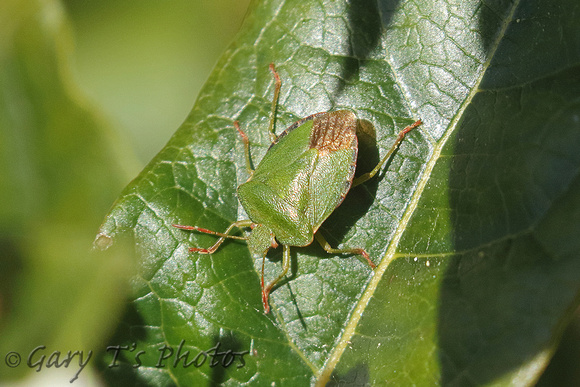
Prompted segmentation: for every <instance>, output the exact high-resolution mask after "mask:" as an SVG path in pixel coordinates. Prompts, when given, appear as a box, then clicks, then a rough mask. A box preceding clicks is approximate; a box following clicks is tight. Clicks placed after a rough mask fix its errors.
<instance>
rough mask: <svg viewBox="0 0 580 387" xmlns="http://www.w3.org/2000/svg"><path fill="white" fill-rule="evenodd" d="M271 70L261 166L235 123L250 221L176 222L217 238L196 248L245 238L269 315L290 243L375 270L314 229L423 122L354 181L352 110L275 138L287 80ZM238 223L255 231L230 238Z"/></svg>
mask: <svg viewBox="0 0 580 387" xmlns="http://www.w3.org/2000/svg"><path fill="white" fill-rule="evenodd" d="M270 70H271V71H272V74H273V75H274V80H275V89H274V99H273V101H272V107H271V117H270V125H269V132H270V136H271V139H272V144H271V145H270V148H269V149H268V151H267V152H266V154H265V155H264V157H263V158H262V160H261V161H260V163H259V164H258V166H257V167H256V169H253V168H252V163H251V160H250V144H249V140H248V137H247V136H246V134H245V133H244V132H243V131H242V130H241V129H240V126H239V124H238V122H237V121H236V122H234V127H235V128H236V129H237V131H238V132H239V133H240V136H241V137H242V141H243V142H244V150H245V158H246V167H247V169H248V172H249V173H250V178H249V179H248V180H247V181H246V182H245V183H243V184H241V185H240V186H239V187H238V189H237V193H238V199H239V201H240V203H241V204H242V206H243V207H244V210H245V211H246V214H248V217H249V218H250V219H246V220H239V221H237V222H234V223H232V224H231V225H230V226H229V227H228V228H227V229H226V231H225V232H223V233H220V232H215V231H211V230H207V229H205V228H201V227H197V226H182V225H177V224H174V225H173V226H174V227H177V228H180V229H183V230H194V231H198V232H203V233H207V234H212V235H215V236H218V237H219V239H218V240H217V242H216V243H215V244H214V245H213V246H211V247H209V248H199V247H192V248H190V249H189V250H190V251H191V252H198V253H201V254H212V253H214V252H215V251H216V250H217V249H218V247H219V246H220V245H221V244H222V243H223V242H224V241H225V240H226V238H231V239H243V240H246V241H247V243H248V249H249V250H250V253H251V254H252V255H253V256H261V257H262V275H261V287H262V302H263V304H264V310H265V311H266V313H268V312H269V311H270V305H269V301H268V299H269V294H270V292H271V291H272V289H273V288H274V286H276V284H277V283H278V282H279V281H280V280H282V278H284V276H285V275H286V273H287V272H288V270H289V268H290V263H291V261H290V247H291V246H307V245H309V244H311V243H312V241H313V240H314V239H316V241H317V242H318V243H320V245H321V246H322V247H323V248H324V250H326V251H327V252H328V253H331V254H355V255H361V256H362V257H364V258H365V259H366V260H367V262H368V264H369V266H371V268H373V269H374V268H375V264H374V263H373V261H371V259H370V257H369V255H368V254H367V252H366V251H365V250H364V249H362V248H344V249H334V248H332V247H331V246H330V244H329V243H328V242H327V241H326V240H325V239H324V237H323V236H322V235H321V234H320V233H318V232H317V231H318V228H319V227H320V225H321V224H322V222H324V221H325V220H326V218H328V216H330V214H331V213H332V212H333V211H334V210H335V209H336V207H338V206H339V205H340V204H341V203H342V201H343V200H344V198H345V196H346V194H347V192H348V191H349V190H350V188H351V187H354V186H357V185H359V184H362V183H364V182H365V181H367V180H369V179H371V178H372V177H373V176H374V175H375V174H376V173H377V172H378V171H379V170H380V169H381V167H382V166H383V164H384V163H385V162H386V161H387V160H388V159H389V158H390V157H391V155H392V154H393V152H395V150H396V149H397V147H398V145H399V144H400V142H401V141H402V140H403V138H404V137H405V135H406V134H407V133H408V132H409V131H411V130H412V129H413V128H416V127H417V126H419V125H421V121H420V120H419V121H416V122H415V123H413V124H412V125H410V126H407V127H406V128H405V129H403V130H402V131H401V132H400V133H399V135H398V137H397V139H396V140H395V143H394V144H393V146H392V147H391V149H390V150H389V151H388V152H387V154H386V155H385V156H384V157H383V158H382V159H381V161H380V162H379V163H378V164H377V165H376V167H375V168H374V169H373V170H372V171H370V172H368V173H365V174H364V175H362V176H360V177H358V178H357V179H354V180H353V177H354V172H355V168H356V159H357V152H358V140H357V136H356V127H357V118H356V116H355V114H354V113H353V112H351V111H348V110H338V111H333V112H327V113H316V114H313V115H311V116H309V117H306V118H304V119H302V120H299V121H298V122H296V123H294V124H293V125H291V126H290V127H289V128H288V129H286V130H285V131H284V132H282V133H281V134H280V135H279V136H278V137H276V136H275V134H274V121H275V115H276V107H277V102H278V96H279V94H280V88H281V86H282V82H281V80H280V77H279V76H278V73H277V72H276V70H275V69H274V65H273V64H270ZM234 228H250V229H251V231H250V233H249V235H248V236H243V237H242V236H235V235H230V232H231V231H232V230H233V229H234ZM278 244H281V245H282V248H283V258H282V272H281V273H280V275H278V277H276V278H275V279H274V280H273V281H271V282H270V283H269V284H268V286H265V284H264V261H265V259H266V254H267V252H268V250H269V249H270V248H271V247H273V248H276V247H278Z"/></svg>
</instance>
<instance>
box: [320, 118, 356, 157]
mask: <svg viewBox="0 0 580 387" xmlns="http://www.w3.org/2000/svg"><path fill="white" fill-rule="evenodd" d="M356 122H357V121H356V116H355V114H354V113H353V112H351V111H348V110H339V111H335V112H330V113H326V114H324V115H320V116H318V117H315V118H314V122H313V123H312V132H311V134H310V148H311V149H312V148H316V149H318V151H319V152H320V155H321V156H324V155H325V154H328V153H330V152H335V151H338V150H341V149H348V148H352V147H353V143H355V142H356ZM355 146H356V145H355Z"/></svg>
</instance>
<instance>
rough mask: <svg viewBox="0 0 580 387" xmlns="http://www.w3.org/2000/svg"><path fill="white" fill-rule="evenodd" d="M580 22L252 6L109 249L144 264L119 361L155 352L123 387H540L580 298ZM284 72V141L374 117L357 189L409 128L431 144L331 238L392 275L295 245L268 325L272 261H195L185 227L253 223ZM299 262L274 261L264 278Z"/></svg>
mask: <svg viewBox="0 0 580 387" xmlns="http://www.w3.org/2000/svg"><path fill="white" fill-rule="evenodd" d="M579 7H580V5H578V4H577V2H575V1H572V0H568V1H564V2H559V3H556V4H554V3H553V2H550V1H548V0H543V1H534V2H519V1H515V2H492V3H489V2H487V3H483V2H477V1H468V2H461V3H458V4H449V3H447V2H443V1H440V2H422V1H420V2H401V3H399V2H396V1H382V2H378V3H376V2H372V1H359V2H352V3H347V2H345V1H330V0H329V1H324V2H308V1H298V0H295V1H281V0H279V1H264V2H257V1H255V2H254V3H253V5H252V6H251V7H250V12H249V13H248V16H247V20H246V21H245V23H244V26H243V28H242V30H241V32H240V34H239V36H238V38H237V39H236V41H235V42H234V43H233V44H232V45H231V47H230V48H229V49H228V50H227V51H226V53H224V55H223V57H222V59H221V60H220V62H219V63H218V64H217V66H216V69H215V71H214V72H213V74H212V76H211V77H210V79H209V80H208V81H207V83H206V85H205V87H204V89H203V90H202V92H201V94H200V96H199V98H198V100H197V102H196V104H195V106H194V108H193V110H192V112H191V114H190V115H189V117H188V118H187V120H186V121H185V123H184V124H183V125H182V126H181V128H180V129H179V130H178V131H177V132H176V133H175V135H174V136H173V137H172V139H171V140H170V141H169V143H168V144H167V145H166V146H165V148H164V149H163V150H162V151H161V152H160V153H159V154H158V155H157V156H156V157H155V158H154V159H153V160H152V161H151V163H150V164H149V165H148V166H147V167H146V168H145V170H143V171H142V172H141V174H140V175H139V176H138V177H137V178H136V179H135V180H134V181H133V182H132V183H131V184H130V185H129V186H128V187H127V188H126V189H125V191H124V192H123V194H122V195H121V197H120V198H119V199H118V201H117V203H116V204H115V206H114V207H113V209H112V211H111V213H110V214H109V215H108V216H107V218H106V219H105V222H104V223H103V226H102V229H101V232H100V234H99V235H98V237H97V240H96V242H95V244H96V246H97V247H100V248H106V247H109V246H110V245H114V244H115V243H116V241H117V240H118V239H119V238H121V237H122V236H127V235H128V236H131V237H133V238H134V240H135V245H136V248H137V251H138V252H139V254H140V256H141V265H140V268H139V272H138V273H137V274H136V276H135V278H134V281H133V285H134V300H133V302H132V303H131V304H130V307H129V309H128V311H127V316H126V319H125V322H124V324H122V325H121V327H120V328H119V332H118V340H119V341H118V342H119V343H123V344H130V343H135V348H137V349H138V350H142V351H145V352H144V353H143V355H142V357H141V361H142V362H143V364H144V365H146V366H147V367H143V366H141V367H137V368H132V367H131V366H132V365H133V364H135V362H136V361H135V359H134V353H137V350H135V352H129V351H122V352H121V355H120V357H119V359H121V360H119V362H121V366H119V367H117V368H111V369H110V370H109V371H108V376H109V377H110V378H111V380H116V381H118V380H119V378H121V377H123V378H126V379H127V380H132V381H136V380H139V382H141V383H142V382H143V380H147V381H148V383H149V384H150V385H165V384H169V383H173V384H177V385H200V384H219V383H224V384H227V385H237V384H243V383H249V382H251V383H252V384H262V385H265V384H268V385H269V384H270V383H272V382H279V383H283V385H305V384H308V383H312V384H318V385H325V384H326V382H328V381H330V382H331V385H335V384H336V385H338V384H340V383H342V384H347V385H352V384H357V385H358V384H369V385H380V384H383V383H386V382H389V383H394V384H399V385H406V384H417V385H421V384H423V385H432V384H454V385H475V384H484V385H491V384H494V385H495V384H497V385H507V384H532V383H534V381H535V380H537V378H538V377H539V376H540V375H541V373H542V370H543V368H544V367H545V366H546V365H547V363H548V361H549V359H550V357H551V355H552V354H553V352H554V350H555V348H556V346H557V343H558V340H559V338H560V335H561V334H562V332H563V330H564V328H565V327H566V324H567V323H568V321H569V320H570V318H571V316H572V312H573V311H574V309H575V308H576V307H577V306H578V300H579V299H580V292H579V290H580V260H578V252H579V250H580V246H579V243H578V242H577V239H576V238H575V237H574V236H575V235H577V234H578V232H580V203H579V198H580V180H579V177H578V171H579V166H580V153H579V152H578V151H577V149H578V147H579V146H580V134H579V133H580V132H579V130H578V129H579V128H580V120H579V119H578V117H579V116H580V99H579V94H580V93H579V90H580V71H579V70H580V50H578V47H579V41H578V36H580V34H579V33H580V24H579V23H578V22H577V17H576V16H575V15H577V14H578V11H579ZM270 62H273V63H274V64H275V65H276V67H277V69H278V72H279V73H280V76H281V78H282V82H283V84H282V91H281V95H280V101H279V106H278V116H277V121H276V127H277V132H278V133H279V132H280V131H281V130H282V129H283V128H285V127H287V126H289V125H290V124H292V123H293V122H294V121H296V120H297V119H299V118H302V117H305V116H307V115H310V114H312V113H316V112H322V111H328V110H335V109H342V108H347V109H351V110H353V111H355V112H356V113H357V116H358V117H359V119H360V120H361V126H362V127H364V128H365V129H366V132H365V133H361V136H360V142H361V146H360V152H359V161H358V166H357V173H363V172H365V171H368V170H370V169H371V168H372V166H373V165H374V164H375V163H376V162H377V161H378V160H379V157H380V155H382V154H384V152H386V150H387V149H388V148H389V147H390V145H391V144H392V142H393V141H394V138H395V136H396V134H397V133H398V131H399V130H401V129H402V128H403V127H404V126H405V125H407V124H409V123H411V122H413V121H414V120H416V119H419V118H420V119H422V120H423V122H424V125H423V126H421V127H420V128H418V129H416V130H414V131H413V132H411V133H410V134H409V136H408V137H407V139H406V140H405V141H404V142H403V144H402V145H401V147H400V149H399V151H398V152H397V153H396V154H395V155H394V157H393V158H392V159H391V161H390V163H389V164H388V165H387V166H386V168H385V170H384V172H382V173H381V176H380V177H379V178H375V179H374V180H372V181H370V182H368V183H366V184H365V185H362V186H359V187H356V188H354V189H353V190H351V192H350V193H349V194H348V196H347V198H346V200H345V201H344V203H343V204H342V205H341V206H340V207H339V208H338V209H337V210H336V211H335V212H334V213H333V215H332V216H331V217H330V218H329V219H328V221H327V222H325V224H324V225H323V227H322V229H321V231H322V232H323V234H324V235H325V236H326V238H327V239H328V240H329V242H330V243H331V244H332V245H333V246H339V247H342V246H344V247H362V248H365V249H366V250H367V251H368V252H369V254H370V255H371V257H372V259H373V260H374V261H375V262H376V263H377V264H378V267H377V269H376V271H375V272H374V273H373V272H371V270H370V269H369V268H368V266H367V265H365V263H364V262H360V261H358V260H357V259H355V258H352V257H347V256H332V255H329V254H325V253H324V252H323V250H322V249H321V248H320V247H319V246H316V245H314V244H313V245H311V246H308V247H306V248H294V249H293V250H292V252H293V267H292V275H290V276H289V277H288V281H287V282H286V283H285V284H284V285H282V286H280V287H279V288H277V289H275V290H274V292H273V293H272V295H271V304H272V307H273V313H272V314H271V315H264V313H263V311H262V305H261V300H260V269H261V261H260V260H257V261H254V260H253V259H252V257H251V256H250V254H249V252H248V250H247V248H246V246H245V244H244V243H242V242H239V241H229V242H228V243H225V244H224V245H223V246H222V247H221V248H220V249H219V250H218V251H216V252H215V253H214V254H212V255H199V254H192V253H189V252H188V248H189V247H206V246H210V245H211V244H212V243H213V242H214V241H215V237H213V236H211V235H204V234H199V233H195V232H191V233H187V232H185V231H183V230H178V229H175V228H173V227H171V225H172V224H175V223H178V224H189V225H196V226H199V227H204V228H207V229H211V230H216V231H223V230H225V229H226V227H227V226H228V225H229V224H230V223H232V222H233V221H235V220H237V219H239V218H240V219H241V218H244V214H243V210H242V208H241V207H240V206H239V204H238V202H237V199H236V194H235V188H236V187H237V185H239V184H241V183H242V182H244V181H245V180H246V179H247V177H248V176H247V172H246V169H245V163H244V152H243V145H242V143H241V141H240V139H239V138H238V135H237V133H236V131H235V130H234V128H233V122H234V121H235V120H238V121H239V122H240V125H241V127H242V129H243V130H244V131H245V132H246V133H247V134H248V136H249V138H250V142H251V145H252V157H253V160H254V161H255V162H257V161H259V160H260V159H261V157H262V156H263V155H264V153H265V152H266V150H267V147H268V145H269V138H268V133H267V127H268V116H269V106H270V102H271V99H272V93H273V79H272V76H271V74H270V73H269V71H268V64H269V63H270ZM280 255H281V254H280V251H279V250H275V251H273V252H272V253H271V254H270V255H269V256H268V260H267V262H266V278H267V280H268V279H272V278H274V277H275V276H276V275H277V274H278V273H279V272H280V270H281V267H280V259H281V256H280ZM217 345H219V348H220V349H219V351H222V352H225V351H227V350H230V351H234V352H236V353H238V355H235V356H234V355H232V357H231V358H230V360H231V361H232V365H230V366H229V367H226V366H225V365H224V364H225V363H227V361H226V360H224V359H225V357H224V355H223V354H222V356H213V357H212V356H210V355H208V353H210V352H211V353H213V354H214V355H215V352H216V351H218V350H216V346H217ZM163 346H167V347H171V348H172V349H173V350H174V352H173V353H172V354H171V355H169V350H163ZM160 348H161V349H162V351H161V352H160V351H159V349H160ZM178 348H181V349H180V350H178ZM212 348H213V349H214V350H213V352H212V351H210V349H212ZM132 349H134V348H133V347H132ZM185 351H190V352H189V357H188V358H187V359H184V358H178V353H180V354H182V355H183V354H184V353H186V352H185ZM204 351H205V352H204ZM219 351H218V352H219ZM204 354H205V355H204ZM230 354H231V353H230ZM163 355H167V358H166V359H165V360H164V361H163V362H158V357H159V356H163ZM206 355H207V356H208V357H207V361H206V362H205V363H203V364H200V362H201V360H200V359H202V358H203V359H205V356H206ZM196 356H197V357H196ZM194 357H195V359H196V360H195V362H194V363H192V364H191V365H190V366H189V367H185V366H184V363H183V362H184V361H189V362H191V361H192V360H194ZM112 359H113V356H112V354H111V353H109V354H108V355H107V356H105V358H103V364H111V362H112V361H113V360H112ZM212 360H213V361H215V362H216V364H217V365H216V364H210V363H211V361H212ZM220 362H221V363H220Z"/></svg>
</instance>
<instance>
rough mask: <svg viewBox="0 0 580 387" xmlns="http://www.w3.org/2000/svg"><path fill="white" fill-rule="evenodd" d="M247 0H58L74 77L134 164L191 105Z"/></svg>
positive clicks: (166, 136)
mask: <svg viewBox="0 0 580 387" xmlns="http://www.w3.org/2000/svg"><path fill="white" fill-rule="evenodd" d="M248 2H249V0H241V1H239V0H219V1H212V0H194V1H191V0H190V1H186V0H172V1H158V0H145V1H138V2H113V1H98V2H84V1H75V0H67V1H65V2H64V5H65V7H66V11H67V13H68V15H69V17H70V21H71V24H72V27H73V33H74V40H75V50H74V61H75V63H74V70H75V72H76V74H75V75H76V81H78V83H79V86H80V87H81V88H82V89H83V92H84V93H85V94H86V95H88V96H89V97H90V98H91V99H92V101H93V102H94V103H95V104H96V105H97V106H99V107H100V108H102V109H103V111H104V112H105V114H106V116H107V117H108V118H109V119H110V120H111V122H112V123H113V125H114V126H115V128H116V129H118V130H120V131H121V132H122V133H123V134H125V135H126V139H127V140H128V141H129V144H130V146H132V147H133V149H134V151H135V154H136V155H137V158H138V161H139V163H140V165H143V164H144V163H146V162H148V161H149V160H150V159H151V158H152V157H153V156H154V155H155V154H156V153H157V152H158V151H159V150H160V149H161V147H162V146H163V145H164V144H165V142H166V141H167V140H168V139H169V137H170V136H171V134H173V132H174V131H175V130H176V129H177V127H179V125H180V124H181V123H182V122H183V120H184V119H185V117H186V116H187V114H188V113H189V111H190V110H191V107H192V106H193V103H194V101H195V98H196V96H197V94H198V92H199V89H200V88H201V86H202V85H203V84H204V83H205V81H206V79H207V77H208V75H209V73H210V71H211V70H212V68H213V66H214V64H215V63H216V61H217V59H218V57H219V56H220V54H221V53H222V52H223V51H224V49H225V48H226V46H227V45H228V43H229V42H230V41H231V40H232V39H233V37H234V35H235V33H236V31H237V30H238V29H239V27H240V24H241V22H242V19H243V16H244V14H245V12H246V8H247V6H248ZM139 170H140V168H139Z"/></svg>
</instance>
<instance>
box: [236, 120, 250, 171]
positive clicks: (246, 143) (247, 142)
mask: <svg viewBox="0 0 580 387" xmlns="http://www.w3.org/2000/svg"><path fill="white" fill-rule="evenodd" d="M234 128H236V130H237V131H238V133H239V134H240V137H241V138H242V142H243V143H244V154H245V155H246V169H247V170H248V173H249V174H250V175H251V174H252V173H254V168H252V158H251V157H250V139H249V138H248V135H247V134H246V133H245V132H244V131H243V130H242V129H241V128H240V123H239V122H238V121H234Z"/></svg>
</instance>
